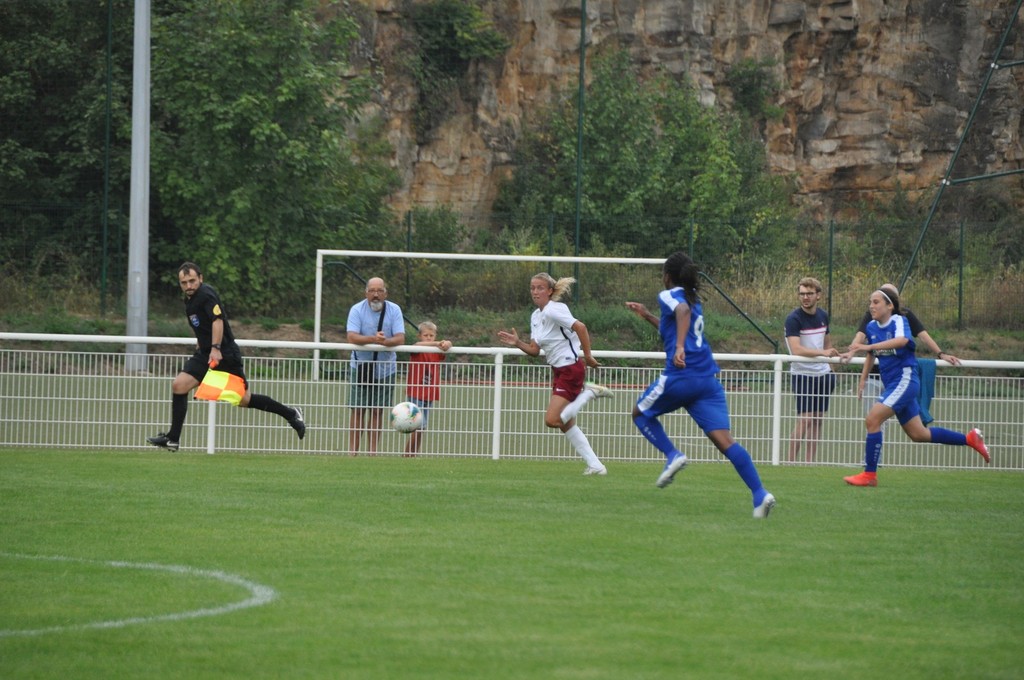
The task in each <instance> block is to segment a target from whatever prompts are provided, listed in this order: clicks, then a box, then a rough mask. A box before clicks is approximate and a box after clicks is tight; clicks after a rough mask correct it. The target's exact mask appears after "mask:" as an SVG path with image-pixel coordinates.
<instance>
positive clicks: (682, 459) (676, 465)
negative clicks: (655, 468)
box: [654, 453, 686, 489]
mask: <svg viewBox="0 0 1024 680" xmlns="http://www.w3.org/2000/svg"><path fill="white" fill-rule="evenodd" d="M684 467H686V454H685V453H680V454H679V455H678V456H676V457H675V458H673V459H672V460H670V461H669V462H667V463H665V469H664V470H662V471H661V474H660V475H658V481H657V482H655V483H654V484H655V486H657V487H658V488H659V489H664V488H665V487H666V486H668V485H669V484H671V483H672V480H673V479H675V476H676V473H677V472H679V471H680V470H682V469H683V468H684Z"/></svg>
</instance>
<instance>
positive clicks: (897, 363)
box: [843, 289, 992, 486]
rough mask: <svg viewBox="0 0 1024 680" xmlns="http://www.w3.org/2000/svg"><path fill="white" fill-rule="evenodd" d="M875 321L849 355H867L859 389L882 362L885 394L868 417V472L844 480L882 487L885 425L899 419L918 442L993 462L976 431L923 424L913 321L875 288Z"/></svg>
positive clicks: (871, 305)
mask: <svg viewBox="0 0 1024 680" xmlns="http://www.w3.org/2000/svg"><path fill="white" fill-rule="evenodd" d="M868 311H869V312H870V313H871V319H872V320H871V322H870V323H869V324H868V325H867V328H866V329H865V335H866V338H865V340H864V341H863V342H860V343H854V344H852V345H850V351H851V352H861V351H863V352H867V353H868V354H867V357H866V358H865V360H864V368H863V370H862V371H861V376H860V390H861V391H863V389H864V383H865V382H866V381H867V379H868V376H869V375H870V373H871V368H872V366H873V364H874V363H875V359H877V360H878V371H879V374H880V375H881V377H882V386H883V391H882V395H881V396H880V397H879V398H878V401H876V402H875V404H874V405H873V406H872V407H871V410H870V411H868V414H867V416H866V417H865V418H864V425H865V426H866V427H867V431H868V434H867V438H866V441H865V446H864V463H865V464H864V472H861V473H859V474H856V475H851V476H850V477H844V478H843V479H844V480H845V481H846V483H847V484H850V485H852V486H878V461H879V459H880V458H881V457H882V425H883V424H884V423H885V421H886V420H888V419H889V418H892V417H893V415H895V416H896V417H897V418H898V419H899V423H900V425H901V426H902V427H903V431H904V432H906V433H907V436H909V437H910V439H911V440H913V441H915V442H933V443H935V444H947V445H949V446H969V447H971V448H972V449H974V450H975V451H977V452H978V453H979V454H981V457H982V458H984V459H985V462H986V463H989V462H991V460H992V459H991V457H990V456H989V452H988V447H986V446H985V439H984V437H982V435H981V430H979V429H978V428H974V429H973V430H971V431H970V432H968V433H967V434H966V435H965V434H963V433H961V432H954V431H952V430H947V429H945V428H942V427H932V428H927V427H925V426H924V423H922V422H921V415H920V414H921V409H920V406H919V405H918V403H917V392H918V390H919V389H920V379H919V378H918V375H917V372H916V371H915V370H914V369H915V367H916V365H917V359H916V357H915V356H914V348H915V345H914V340H913V338H912V337H911V330H910V323H909V322H908V321H907V319H906V318H905V317H903V316H901V315H900V298H899V295H897V294H896V293H895V292H894V291H893V290H891V289H890V290H886V291H883V290H876V291H875V292H873V293H872V294H871V297H870V298H869V301H868Z"/></svg>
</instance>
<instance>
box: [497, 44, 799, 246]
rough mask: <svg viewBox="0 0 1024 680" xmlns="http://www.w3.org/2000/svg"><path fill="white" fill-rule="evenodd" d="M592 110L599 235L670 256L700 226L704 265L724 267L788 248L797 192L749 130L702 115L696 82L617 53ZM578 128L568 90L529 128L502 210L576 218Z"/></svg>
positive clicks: (586, 191) (587, 204)
mask: <svg viewBox="0 0 1024 680" xmlns="http://www.w3.org/2000/svg"><path fill="white" fill-rule="evenodd" d="M585 113H586V116H585V122H584V126H583V148H584V150H585V151H584V156H583V185H582V200H581V215H582V221H584V222H585V223H586V224H587V225H588V227H589V228H588V230H587V232H588V238H591V239H592V238H593V237H594V236H598V237H600V240H601V241H603V242H604V243H605V244H607V245H608V246H611V247H616V248H617V249H618V250H620V251H631V252H635V253H644V254H646V253H659V254H660V253H662V252H664V250H665V249H666V248H669V247H671V248H685V247H687V246H688V240H689V234H690V229H691V228H694V232H695V236H696V249H697V254H698V256H699V257H703V256H707V257H711V256H713V257H715V258H718V259H721V258H723V257H736V256H741V255H743V254H744V253H745V252H747V251H748V250H750V249H751V248H754V247H755V246H756V247H757V248H758V249H759V251H760V252H761V253H762V254H767V252H766V250H765V249H766V248H767V247H768V246H771V248H772V249H775V250H776V251H777V250H781V249H783V248H785V247H787V246H788V243H789V242H788V240H787V236H786V233H785V230H784V228H783V225H784V222H785V219H786V217H787V216H788V215H789V214H790V212H791V211H790V209H789V207H788V206H789V202H788V197H789V192H788V190H787V188H786V186H785V185H784V184H783V183H781V182H779V181H777V180H772V179H770V178H769V176H768V174H767V167H766V163H765V156H764V152H763V149H760V151H759V150H758V147H755V146H752V145H751V143H750V142H749V141H748V136H746V135H744V134H743V133H742V129H741V123H740V121H738V120H737V119H735V118H733V117H731V116H729V115H727V114H725V113H722V112H720V111H717V110H715V109H713V108H709V107H706V106H702V105H701V104H700V103H699V101H698V99H697V97H696V94H695V93H694V92H693V90H692V89H691V88H690V87H688V86H687V85H686V84H685V83H680V82H678V81H676V80H675V79H673V78H671V77H669V76H668V75H666V74H655V75H654V76H653V77H651V78H649V79H647V80H644V79H643V78H641V77H640V74H639V72H638V70H637V68H636V67H635V66H634V65H633V64H632V63H631V62H630V60H629V56H628V54H626V53H625V52H621V51H617V52H613V53H610V54H607V55H604V56H603V57H599V58H597V59H595V62H594V64H593V72H592V78H591V82H590V84H589V86H588V87H587V91H586V109H585ZM576 130H577V106H576V97H575V92H574V91H569V90H567V91H564V92H562V93H560V96H559V97H558V98H557V99H556V103H555V104H554V105H553V106H551V107H550V109H548V110H547V111H544V112H542V113H541V115H539V116H538V118H537V120H536V122H535V123H534V124H533V125H532V126H530V127H529V128H528V129H526V130H525V134H524V138H523V141H522V142H521V143H520V145H519V146H518V148H517V157H516V162H517V170H516V172H515V174H514V176H513V177H512V179H511V180H510V181H509V182H508V183H507V184H506V185H505V186H504V187H503V188H502V192H501V194H500V196H499V199H498V202H497V205H496V209H497V210H500V211H502V212H506V213H518V214H520V215H526V216H528V219H530V220H533V223H534V225H536V224H537V223H539V222H540V220H541V219H542V217H543V215H544V214H545V213H547V214H554V215H558V216H563V217H564V216H568V215H572V214H574V210H575V195H576V189H575V186H576V146H577V140H576ZM560 223H562V224H567V222H566V221H565V220H564V219H563V220H561V222H560ZM513 226H516V227H524V226H530V225H528V224H523V223H522V222H519V223H516V222H515V221H513Z"/></svg>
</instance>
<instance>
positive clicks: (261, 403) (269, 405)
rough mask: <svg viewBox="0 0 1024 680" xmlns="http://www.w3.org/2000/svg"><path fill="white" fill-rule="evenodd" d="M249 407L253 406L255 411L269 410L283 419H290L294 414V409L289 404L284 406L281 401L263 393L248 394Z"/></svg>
mask: <svg viewBox="0 0 1024 680" xmlns="http://www.w3.org/2000/svg"><path fill="white" fill-rule="evenodd" d="M249 408H254V409H256V410H257V411H269V412H270V413H276V414H277V415H279V416H281V417H282V418H284V419H285V420H291V419H292V417H293V416H294V415H295V409H293V408H292V407H291V406H285V405H284V404H282V403H281V402H279V401H276V400H274V399H271V398H270V397H268V396H267V395H265V394H253V395H252V396H250V397H249Z"/></svg>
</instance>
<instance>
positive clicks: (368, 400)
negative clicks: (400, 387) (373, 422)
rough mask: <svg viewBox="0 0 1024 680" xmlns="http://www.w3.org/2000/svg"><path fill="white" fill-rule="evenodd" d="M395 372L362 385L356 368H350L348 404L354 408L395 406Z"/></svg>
mask: <svg viewBox="0 0 1024 680" xmlns="http://www.w3.org/2000/svg"><path fill="white" fill-rule="evenodd" d="M394 397H395V374H394V373H392V374H391V375H387V376H384V377H382V378H377V380H376V381H374V382H373V383H371V384H369V385H360V384H359V376H357V375H356V369H354V368H353V369H350V370H349V390H348V405H349V406H351V407H352V408H371V407H387V408H391V407H392V406H394Z"/></svg>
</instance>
